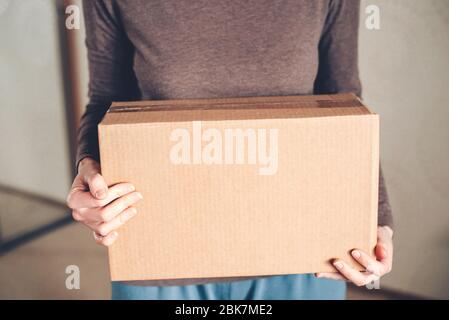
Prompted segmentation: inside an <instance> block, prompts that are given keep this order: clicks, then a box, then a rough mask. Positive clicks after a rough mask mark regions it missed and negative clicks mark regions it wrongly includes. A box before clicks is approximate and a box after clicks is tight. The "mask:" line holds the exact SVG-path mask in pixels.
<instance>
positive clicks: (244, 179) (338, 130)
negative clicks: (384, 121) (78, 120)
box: [99, 94, 379, 280]
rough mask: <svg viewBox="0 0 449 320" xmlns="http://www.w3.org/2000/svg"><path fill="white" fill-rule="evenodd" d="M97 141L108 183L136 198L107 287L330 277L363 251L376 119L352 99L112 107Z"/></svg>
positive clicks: (372, 224) (368, 230)
mask: <svg viewBox="0 0 449 320" xmlns="http://www.w3.org/2000/svg"><path fill="white" fill-rule="evenodd" d="M99 140H100V154H101V166H102V172H103V175H104V176H105V178H106V181H107V182H108V183H109V184H115V183H118V182H124V181H129V182H132V183H133V184H134V185H135V186H136V188H137V190H139V191H140V192H141V193H142V194H143V196H144V200H142V201H141V203H139V204H138V205H137V208H138V211H139V213H138V215H137V216H136V217H135V218H133V219H132V220H131V221H130V222H128V223H127V224H126V225H125V226H123V227H122V228H121V229H120V236H119V238H118V240H117V241H116V243H115V244H114V245H113V246H112V247H110V249H109V258H110V271H111V278H112V280H144V279H175V278H197V277H201V278H203V277H206V278H207V277H229V276H249V275H274V274H293V273H310V272H322V271H334V269H333V267H332V266H331V265H330V264H329V260H330V259H331V258H342V259H345V260H346V261H348V262H350V263H352V264H353V265H354V266H357V267H358V268H360V266H358V265H357V264H356V263H355V262H353V260H352V259H351V258H350V255H349V251H350V250H351V249H353V248H360V249H362V250H366V251H368V252H371V253H372V252H373V248H374V246H375V243H376V226H377V201H378V199H377V197H378V169H379V167H378V165H379V118H378V115H376V114H374V113H373V112H371V111H370V110H369V109H368V108H367V107H365V106H364V105H363V104H362V103H361V102H360V101H359V100H358V99H357V98H356V97H355V96H354V95H351V94H342V95H320V96H284V97H258V98H233V99H201V100H166V101H143V102H129V103H124V102H120V103H113V104H112V106H111V108H110V110H109V112H108V113H107V114H106V116H105V118H104V119H103V121H102V122H101V124H100V125H99Z"/></svg>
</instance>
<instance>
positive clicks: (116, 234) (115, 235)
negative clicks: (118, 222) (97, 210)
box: [111, 231, 118, 239]
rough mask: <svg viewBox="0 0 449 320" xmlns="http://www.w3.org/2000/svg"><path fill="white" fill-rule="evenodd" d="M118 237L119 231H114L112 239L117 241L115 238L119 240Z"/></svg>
mask: <svg viewBox="0 0 449 320" xmlns="http://www.w3.org/2000/svg"><path fill="white" fill-rule="evenodd" d="M117 236H118V232H117V231H113V232H112V234H111V237H112V238H113V239H115V238H117Z"/></svg>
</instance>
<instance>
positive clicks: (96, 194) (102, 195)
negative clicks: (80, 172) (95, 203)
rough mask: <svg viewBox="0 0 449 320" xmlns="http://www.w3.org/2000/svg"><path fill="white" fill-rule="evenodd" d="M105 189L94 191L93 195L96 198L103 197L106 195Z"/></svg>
mask: <svg viewBox="0 0 449 320" xmlns="http://www.w3.org/2000/svg"><path fill="white" fill-rule="evenodd" d="M106 194H107V191H106V190H105V189H101V190H99V191H97V193H95V197H96V198H97V199H103V198H104V197H106Z"/></svg>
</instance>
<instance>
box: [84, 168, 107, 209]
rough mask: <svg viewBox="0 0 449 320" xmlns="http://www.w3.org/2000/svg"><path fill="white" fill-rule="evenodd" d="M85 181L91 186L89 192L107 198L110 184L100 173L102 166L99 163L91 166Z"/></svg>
mask: <svg viewBox="0 0 449 320" xmlns="http://www.w3.org/2000/svg"><path fill="white" fill-rule="evenodd" d="M84 181H85V182H86V184H87V185H88V187H89V192H90V193H91V194H92V196H93V197H95V198H97V199H99V200H102V199H104V198H106V196H107V194H108V185H107V184H106V181H105V180H104V178H103V176H102V175H101V174H100V168H99V166H98V165H92V166H91V168H89V169H88V170H86V173H85V174H84Z"/></svg>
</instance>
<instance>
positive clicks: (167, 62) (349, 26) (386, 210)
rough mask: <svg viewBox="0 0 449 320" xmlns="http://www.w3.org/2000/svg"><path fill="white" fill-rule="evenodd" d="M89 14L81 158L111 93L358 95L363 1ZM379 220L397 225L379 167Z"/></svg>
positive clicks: (195, 4) (109, 4) (122, 8)
mask: <svg viewBox="0 0 449 320" xmlns="http://www.w3.org/2000/svg"><path fill="white" fill-rule="evenodd" d="M84 15H85V23H86V33H87V34H86V45H87V49H88V60H89V74H90V82H89V98H90V101H89V104H88V106H87V109H86V112H85V114H84V115H83V118H82V120H81V127H80V133H79V149H78V161H79V160H81V159H82V158H84V157H86V156H90V157H92V158H94V159H97V160H99V152H98V136H97V124H98V123H99V121H100V120H101V119H102V117H103V116H104V114H105V112H106V111H107V109H108V107H109V105H110V103H111V102H112V101H120V100H140V99H178V98H220V97H237V96H262V95H266V96H270V95H304V94H321V93H323V94H324V93H339V92H354V93H356V94H357V95H359V96H360V95H361V85H360V80H359V74H358V65H357V58H358V57H357V46H358V24H359V22H358V21H359V1H358V0H313V1H312V0H280V1H272V0H230V1H220V0H194V1H192V0H150V1H149V0H132V1H126V0H116V1H114V0H88V1H84ZM379 225H390V226H391V225H392V217H391V209H390V206H389V203H388V197H387V193H386V189H385V184H384V180H383V177H382V174H381V175H380V184H379ZM197 282H198V280H197ZM199 282H204V281H199ZM190 283H192V281H190Z"/></svg>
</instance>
